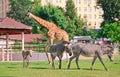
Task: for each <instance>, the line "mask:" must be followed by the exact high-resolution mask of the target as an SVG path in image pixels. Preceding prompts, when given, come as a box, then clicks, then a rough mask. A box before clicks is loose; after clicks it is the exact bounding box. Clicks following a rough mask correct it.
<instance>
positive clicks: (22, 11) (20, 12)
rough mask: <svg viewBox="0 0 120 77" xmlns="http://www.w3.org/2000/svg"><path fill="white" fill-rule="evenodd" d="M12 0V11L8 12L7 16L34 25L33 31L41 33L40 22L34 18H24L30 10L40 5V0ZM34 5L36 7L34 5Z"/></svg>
mask: <svg viewBox="0 0 120 77" xmlns="http://www.w3.org/2000/svg"><path fill="white" fill-rule="evenodd" d="M9 2H10V6H11V7H10V11H9V12H8V13H7V16H8V17H10V18H13V19H15V20H16V21H19V22H21V23H24V24H26V25H29V26H32V33H40V32H41V31H40V29H39V27H38V25H39V24H38V23H37V22H36V21H34V20H33V19H30V18H28V19H24V17H25V15H26V13H27V11H28V10H30V9H31V10H32V9H34V8H35V7H37V6H40V0H34V2H32V0H9ZM33 6H34V7H33Z"/></svg>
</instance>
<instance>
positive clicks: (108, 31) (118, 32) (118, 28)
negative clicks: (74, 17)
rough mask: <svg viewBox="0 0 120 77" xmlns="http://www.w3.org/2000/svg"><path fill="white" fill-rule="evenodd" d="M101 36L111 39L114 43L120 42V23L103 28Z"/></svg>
mask: <svg viewBox="0 0 120 77" xmlns="http://www.w3.org/2000/svg"><path fill="white" fill-rule="evenodd" d="M99 36H102V37H106V38H111V41H112V42H117V43H119V42H120V39H119V38H120V23H117V22H115V23H110V24H106V25H105V26H103V27H102V30H101V32H100V33H99Z"/></svg>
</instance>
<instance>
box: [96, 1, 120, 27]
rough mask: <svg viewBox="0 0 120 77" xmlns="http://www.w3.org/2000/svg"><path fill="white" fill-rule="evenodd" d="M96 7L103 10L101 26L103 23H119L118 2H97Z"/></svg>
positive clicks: (119, 7) (119, 9) (119, 5)
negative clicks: (98, 6)
mask: <svg viewBox="0 0 120 77" xmlns="http://www.w3.org/2000/svg"><path fill="white" fill-rule="evenodd" d="M98 5H100V6H101V7H102V8H103V10H104V14H103V17H104V22H103V26H104V24H105V23H113V22H115V21H116V22H120V0H98ZM116 19H117V20H116Z"/></svg>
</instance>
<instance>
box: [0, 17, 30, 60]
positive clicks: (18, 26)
mask: <svg viewBox="0 0 120 77" xmlns="http://www.w3.org/2000/svg"><path fill="white" fill-rule="evenodd" d="M31 30H32V27H30V26H27V25H25V24H22V23H20V22H17V21H15V20H14V19H11V18H8V17H6V18H0V35H5V36H6V49H5V51H6V61H9V49H8V39H9V35H11V34H21V35H22V37H21V39H22V50H24V34H30V33H31ZM1 50H2V51H3V49H1ZM2 53H3V54H2V61H4V60H5V59H4V56H5V55H4V53H5V52H2Z"/></svg>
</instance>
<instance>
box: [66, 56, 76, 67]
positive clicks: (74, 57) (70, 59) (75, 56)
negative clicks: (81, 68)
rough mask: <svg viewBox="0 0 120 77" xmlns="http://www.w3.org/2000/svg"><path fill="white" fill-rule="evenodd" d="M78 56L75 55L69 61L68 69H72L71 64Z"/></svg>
mask: <svg viewBox="0 0 120 77" xmlns="http://www.w3.org/2000/svg"><path fill="white" fill-rule="evenodd" d="M75 57H76V56H75V55H73V56H72V57H71V58H70V60H69V62H68V67H67V68H68V69H70V64H71V61H72V60H73V59H74V58H75Z"/></svg>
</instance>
